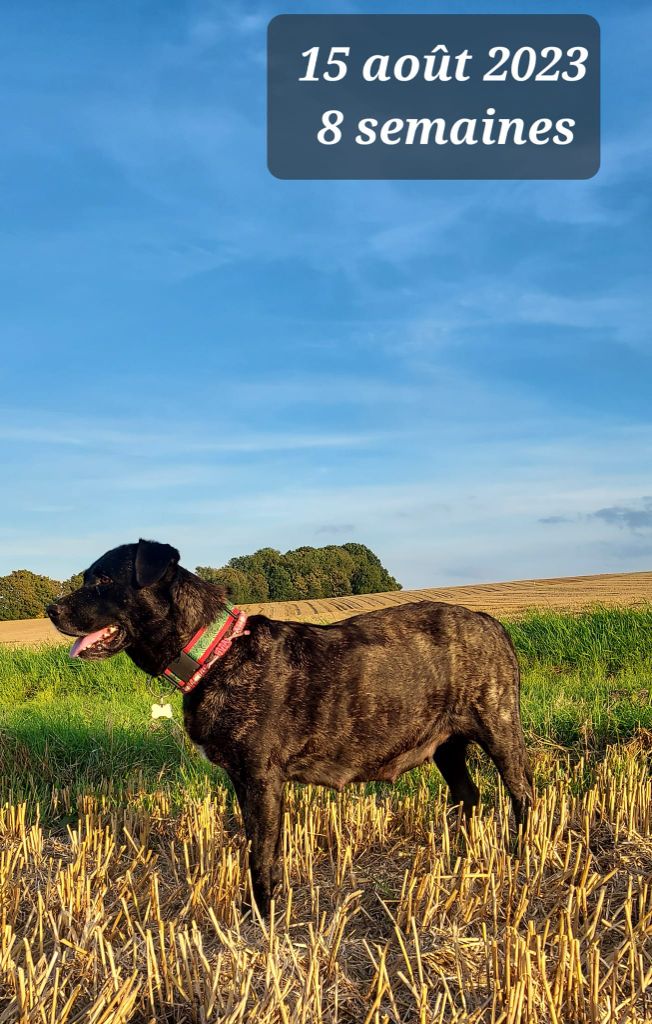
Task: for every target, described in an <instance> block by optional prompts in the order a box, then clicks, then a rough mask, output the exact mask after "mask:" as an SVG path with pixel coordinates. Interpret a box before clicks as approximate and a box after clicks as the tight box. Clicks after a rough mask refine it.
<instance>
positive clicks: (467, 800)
mask: <svg viewBox="0 0 652 1024" xmlns="http://www.w3.org/2000/svg"><path fill="white" fill-rule="evenodd" d="M467 745H468V741H467V740H466V739H464V737H463V736H451V738H450V739H448V740H446V742H445V743H442V744H441V746H440V747H437V749H436V750H435V753H434V762H435V764H436V765H437V767H438V768H439V771H440V772H441V774H442V775H443V777H444V780H445V782H447V783H448V788H449V789H450V793H451V798H452V800H453V803H456V804H462V807H463V809H464V815H465V817H467V818H470V817H471V814H472V813H473V808H474V807H476V806H477V804H478V802H479V800H480V794H479V792H478V787H477V786H476V784H475V783H474V781H473V779H472V778H471V776H470V775H469V769H468V768H467V765H466V748H467Z"/></svg>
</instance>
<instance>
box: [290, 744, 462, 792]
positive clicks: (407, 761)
mask: <svg viewBox="0 0 652 1024" xmlns="http://www.w3.org/2000/svg"><path fill="white" fill-rule="evenodd" d="M448 736H449V732H448V731H443V730H442V731H441V732H438V733H437V734H436V735H431V736H429V737H428V738H427V739H425V740H424V741H423V742H420V743H418V744H417V745H414V746H412V745H409V746H406V748H405V749H404V750H401V751H399V752H396V751H394V752H392V754H391V755H390V756H388V757H383V758H380V759H378V760H374V759H373V757H370V758H365V759H364V763H362V764H361V763H360V761H359V760H358V762H357V763H349V762H348V761H347V760H346V759H342V758H337V759H333V760H328V759H327V758H325V757H324V756H323V755H322V756H320V757H317V756H315V757H309V756H308V757H304V758H302V759H301V760H300V761H299V763H296V764H295V765H294V766H292V767H291V768H290V771H289V778H291V779H292V780H293V781H296V782H305V783H312V784H313V785H316V786H330V787H331V788H332V789H337V790H341V789H343V787H344V786H346V785H347V784H348V783H349V782H396V779H398V777H399V776H400V775H403V773H404V772H407V771H409V770H410V769H411V768H417V767H418V766H419V765H421V764H424V763H425V762H426V761H429V760H430V759H431V758H432V756H433V754H434V752H435V750H436V749H437V747H438V746H440V745H441V744H442V743H443V742H444V740H446V739H448Z"/></svg>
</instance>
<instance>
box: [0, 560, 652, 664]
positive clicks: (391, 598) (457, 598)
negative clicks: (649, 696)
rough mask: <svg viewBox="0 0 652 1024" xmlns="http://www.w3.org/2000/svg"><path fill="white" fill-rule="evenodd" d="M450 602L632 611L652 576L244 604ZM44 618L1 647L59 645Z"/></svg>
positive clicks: (272, 609) (293, 613)
mask: <svg viewBox="0 0 652 1024" xmlns="http://www.w3.org/2000/svg"><path fill="white" fill-rule="evenodd" d="M424 600H426V601H449V602H451V603H452V604H463V605H466V606H467V608H473V609H475V610H477V611H486V612H491V613H492V614H493V615H501V616H505V617H512V616H515V615H518V614H520V613H522V612H524V611H526V610H527V609H529V608H547V609H554V610H556V611H577V610H579V609H581V608H586V607H587V606H588V605H591V604H605V605H626V606H629V607H634V606H636V605H641V604H644V603H646V602H648V601H649V602H652V572H631V573H610V574H604V575H601V576H565V577H560V578H558V579H550V580H513V581H512V582H510V583H478V584H474V585H469V586H463V587H432V588H428V589H426V590H397V591H394V592H392V593H389V594H362V595H360V596H356V597H328V598H322V599H318V600H313V601H277V602H271V603H269V604H251V605H245V606H244V607H245V608H246V609H247V611H249V612H251V613H256V612H262V613H263V614H264V615H269V616H270V617H272V618H276V619H286V620H287V619H295V620H297V619H298V620H301V621H303V622H334V621H335V620H336V619H346V618H348V617H349V616H350V615H357V614H358V613H359V612H367V611H372V610H373V609H374V608H387V607H389V606H390V605H399V604H408V603H409V602H410V601H424ZM63 642H64V641H63V639H62V637H61V636H60V635H59V634H58V633H57V632H56V630H55V629H54V627H53V626H52V625H51V624H50V622H49V621H48V620H47V619H23V620H21V621H17V622H0V644H20V645H25V646H35V645H38V644H47V643H63Z"/></svg>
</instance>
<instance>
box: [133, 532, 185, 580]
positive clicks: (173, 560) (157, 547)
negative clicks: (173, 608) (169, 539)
mask: <svg viewBox="0 0 652 1024" xmlns="http://www.w3.org/2000/svg"><path fill="white" fill-rule="evenodd" d="M179 557H180V556H179V552H178V551H177V549H176V548H173V547H172V546H171V545H170V544H159V543H157V541H155V540H143V539H142V537H141V539H140V540H139V541H138V547H137V548H136V559H135V562H134V568H135V571H136V583H137V584H138V586H139V587H151V586H152V584H154V583H158V581H159V580H160V579H162V578H163V576H165V573H166V572H167V570H168V569H170V568H171V567H172V566H176V565H177V564H178V562H179Z"/></svg>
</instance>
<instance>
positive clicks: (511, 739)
mask: <svg viewBox="0 0 652 1024" xmlns="http://www.w3.org/2000/svg"><path fill="white" fill-rule="evenodd" d="M480 742H481V745H482V747H483V748H484V750H485V751H486V752H487V754H488V755H489V757H490V758H491V760H492V761H493V763H494V764H495V765H496V768H497V769H498V771H499V772H500V776H501V778H502V780H503V782H504V784H505V787H506V789H507V792H508V793H509V795H510V797H511V800H512V807H513V808H514V818H515V819H516V827H517V828H518V826H519V825H521V826H522V827H523V831H524V832H525V828H526V826H527V819H528V813H529V809H530V806H531V804H532V800H533V789H532V770H531V768H530V762H529V760H528V756H527V751H526V749H525V742H524V740H523V732H522V729H521V723H520V720H519V719H518V718H515V719H514V721H513V722H512V723H511V725H510V727H509V728H506V729H500V730H495V731H492V732H491V733H489V735H487V736H485V737H484V738H483V739H482V740H481V741H480Z"/></svg>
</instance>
